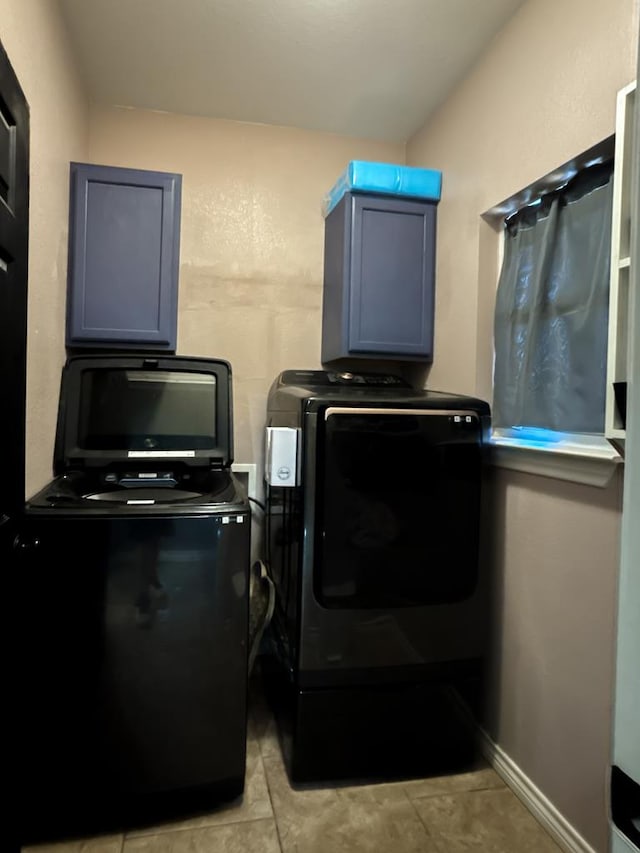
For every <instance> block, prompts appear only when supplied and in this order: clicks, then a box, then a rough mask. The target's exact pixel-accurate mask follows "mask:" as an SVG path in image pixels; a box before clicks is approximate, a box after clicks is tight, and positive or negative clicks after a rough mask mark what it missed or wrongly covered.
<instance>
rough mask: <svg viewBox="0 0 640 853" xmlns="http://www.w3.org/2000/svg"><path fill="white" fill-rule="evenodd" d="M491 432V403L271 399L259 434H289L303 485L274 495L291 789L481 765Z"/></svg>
mask: <svg viewBox="0 0 640 853" xmlns="http://www.w3.org/2000/svg"><path fill="white" fill-rule="evenodd" d="M489 424H490V409H489V406H488V404H487V403H486V402H484V401H482V400H479V399H476V398H473V397H468V396H463V395H459V394H451V393H442V392H435V391H425V390H415V389H413V388H412V387H411V386H410V385H409V384H408V383H406V382H404V381H403V380H402V379H401V378H398V377H395V376H386V375H382V376H381V375H372V374H368V375H367V374H351V373H347V374H338V373H331V372H324V371H294V370H291V371H285V372H284V373H282V374H280V375H279V376H278V377H277V378H276V380H275V381H274V383H273V385H272V387H271V390H270V393H269V399H268V404H267V428H268V429H271V430H278V429H284V430H285V431H289V432H290V431H294V433H295V434H296V437H297V441H296V444H297V459H296V462H295V463H292V464H291V465H290V466H289V467H290V468H293V467H294V465H295V467H296V470H297V477H296V482H295V483H292V484H291V485H287V486H279V485H276V484H275V480H274V484H273V485H270V486H269V488H268V530H269V537H268V541H269V566H270V571H271V574H272V578H273V581H274V584H275V586H276V590H277V604H276V609H275V616H274V619H273V621H272V631H271V638H272V644H273V655H272V656H271V658H270V664H271V672H270V675H269V678H268V681H267V684H268V688H269V694H270V696H271V697H272V699H273V700H274V707H275V708H276V711H277V713H278V716H279V719H280V720H281V725H280V731H281V734H282V743H283V748H284V752H285V757H286V758H287V765H288V768H289V772H290V775H291V777H292V779H293V781H313V780H325V779H331V778H335V777H369V776H373V777H377V778H382V777H385V778H388V777H392V776H397V775H399V776H403V775H425V774H427V773H430V772H435V771H437V770H443V769H445V770H446V769H449V768H451V767H455V766H460V765H461V763H464V762H466V761H468V760H470V759H471V758H472V757H473V749H472V740H473V736H472V734H471V732H470V729H469V727H468V726H467V725H466V721H467V719H468V716H467V711H468V704H469V702H468V700H470V699H471V697H472V696H473V697H475V698H476V700H477V697H478V694H479V690H480V687H479V685H480V683H481V679H482V670H483V661H484V656H485V644H486V638H487V629H488V595H487V592H488V583H487V582H488V578H487V573H486V571H485V569H484V567H483V565H482V562H481V560H480V559H479V538H480V519H481V514H480V509H481V492H482V488H483V475H484V468H485V437H486V435H487V433H488V430H489ZM272 443H273V442H272ZM267 444H268V443H267ZM267 462H269V460H267Z"/></svg>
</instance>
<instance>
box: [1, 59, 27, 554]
mask: <svg viewBox="0 0 640 853" xmlns="http://www.w3.org/2000/svg"><path fill="white" fill-rule="evenodd" d="M28 244H29V107H28V105H27V102H26V100H25V97H24V94H23V92H22V89H21V88H20V84H19V83H18V80H17V78H16V75H15V73H14V71H13V68H12V67H11V64H10V63H9V59H8V57H7V54H6V53H5V51H4V49H3V47H2V45H1V44H0V388H2V418H0V436H1V441H0V447H2V468H3V471H2V476H1V477H0V529H1V528H3V527H4V528H5V530H4V531H3V533H2V539H3V540H4V541H5V542H6V538H7V532H6V530H7V527H8V526H9V524H10V521H11V520H12V519H15V517H16V515H17V514H18V513H19V512H20V511H21V508H22V506H23V504H24V492H25V475H24V464H25V392H26V349H27V340H26V339H27V260H28V259H27V255H28Z"/></svg>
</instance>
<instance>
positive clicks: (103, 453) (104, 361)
mask: <svg viewBox="0 0 640 853" xmlns="http://www.w3.org/2000/svg"><path fill="white" fill-rule="evenodd" d="M232 461H233V420H232V390H231V366H230V365H229V363H228V362H226V361H223V360H220V359H202V358H190V357H185V356H166V355H163V356H158V357H148V356H142V355H139V354H127V355H92V356H72V357H71V358H69V359H68V361H67V363H66V364H65V366H64V368H63V371H62V381H61V388H60V402H59V407H58V426H57V432H56V445H55V456H54V470H55V473H56V474H58V473H61V472H63V471H65V470H69V469H82V468H87V467H97V466H100V467H104V466H118V465H120V464H126V465H127V466H129V467H131V466H132V465H133V466H139V467H140V468H141V469H144V468H145V467H146V466H149V465H151V466H152V467H153V466H156V467H157V466H158V465H161V466H162V467H163V469H168V468H172V467H176V466H180V467H183V466H189V467H206V468H219V469H222V468H228V467H229V466H230V465H231V463H232Z"/></svg>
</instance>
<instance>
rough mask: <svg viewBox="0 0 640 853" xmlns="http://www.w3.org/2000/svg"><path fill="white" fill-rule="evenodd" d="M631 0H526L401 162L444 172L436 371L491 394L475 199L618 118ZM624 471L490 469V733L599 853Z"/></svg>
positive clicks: (486, 245) (491, 286)
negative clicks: (582, 479)
mask: <svg viewBox="0 0 640 853" xmlns="http://www.w3.org/2000/svg"><path fill="white" fill-rule="evenodd" d="M637 34H638V10H637V3H636V2H635V0H610V2H607V3H602V2H599V0H563V2H562V3H558V2H556V0H529V2H527V3H525V5H524V6H523V7H522V8H521V9H520V10H519V12H518V13H516V15H515V17H514V18H513V19H512V20H511V21H510V22H509V24H508V25H507V27H506V28H505V29H504V30H503V31H502V32H501V33H500V34H499V35H498V36H497V38H496V39H495V40H494V43H493V44H492V46H491V49H490V50H489V52H488V53H487V54H486V55H485V56H484V57H483V58H482V59H481V60H480V62H479V63H478V64H477V66H476V67H475V68H474V70H473V72H472V73H471V74H470V75H469V76H468V77H467V78H466V79H465V80H464V82H463V83H462V84H461V85H460V86H459V87H458V89H457V90H456V92H455V93H454V94H453V96H452V97H450V98H449V99H448V100H447V102H446V103H445V104H444V105H443V106H442V108H441V109H440V110H439V112H438V113H437V114H436V115H435V116H434V117H433V119H432V120H431V121H430V122H429V123H428V124H427V125H426V126H425V127H424V128H423V129H422V130H421V131H420V132H419V133H418V134H417V135H416V136H415V137H414V138H413V139H412V140H410V141H409V143H408V145H407V162H408V163H409V164H411V165H420V166H428V167H430V168H437V169H441V170H442V171H443V198H442V201H441V203H440V205H439V209H438V243H437V252H438V256H437V278H436V282H437V284H436V287H437V305H436V326H435V357H434V364H433V367H432V369H431V373H430V377H429V384H430V385H431V386H432V387H442V388H453V389H456V390H461V391H472V392H476V393H479V394H482V395H490V388H491V326H492V309H493V297H494V290H495V280H496V279H495V275H496V257H497V239H498V238H497V235H496V234H495V233H494V232H493V231H492V230H491V229H490V227H489V226H488V225H487V224H486V223H484V222H483V221H482V220H481V219H480V216H481V214H482V213H483V212H484V211H485V210H487V209H489V208H491V207H492V206H494V205H496V204H497V203H498V202H500V201H502V200H503V199H505V198H507V197H509V196H510V195H512V194H514V193H515V192H517V191H518V190H520V189H521V188H523V187H525V186H527V185H528V184H529V183H531V182H532V181H534V180H535V179H537V178H539V177H541V176H543V175H545V174H547V173H549V172H550V171H552V170H553V169H554V168H555V167H557V166H560V165H562V164H563V163H565V162H566V161H568V160H570V159H571V158H572V157H573V156H574V155H576V154H578V153H580V152H581V151H584V150H585V149H587V148H589V147H591V146H592V145H594V144H595V143H597V142H599V141H600V140H601V139H603V138H605V137H606V136H608V135H610V134H611V133H613V131H614V113H615V100H616V92H617V91H618V89H620V88H622V87H623V86H624V85H626V84H627V83H628V82H630V81H631V80H633V79H634V78H635V57H636V50H637ZM620 491H621V490H620V482H619V480H618V479H617V478H616V479H615V481H614V482H613V483H612V484H611V485H610V486H609V487H608V488H607V489H604V490H599V489H595V488H591V487H585V486H578V485H574V484H566V483H560V482H558V481H555V480H552V479H545V478H542V477H535V476H530V475H524V474H521V475H519V474H514V473H511V472H499V473H498V474H497V476H496V482H495V496H494V499H495V512H493V513H492V514H491V522H492V531H491V532H492V538H493V549H494V558H495V559H494V570H495V571H496V581H497V597H496V601H495V606H496V611H495V614H494V615H495V628H496V637H495V643H496V645H495V650H494V658H493V662H492V663H493V671H494V677H495V683H494V687H493V690H494V692H493V695H492V697H491V698H492V702H491V707H490V711H489V713H488V716H487V720H486V724H487V726H488V729H489V732H490V734H491V736H492V737H493V738H494V740H496V741H497V743H498V744H499V746H501V747H502V748H503V749H504V750H505V751H506V753H507V754H508V755H509V756H510V757H511V758H512V759H513V760H514V761H515V762H516V763H517V764H518V765H519V766H520V768H521V769H522V770H523V771H524V772H525V773H526V774H527V775H528V776H529V778H530V779H532V781H533V782H534V783H535V784H536V785H537V786H538V787H539V788H540V789H541V790H542V792H543V794H545V795H546V796H548V797H549V798H550V799H551V800H552V802H553V803H554V804H555V806H556V807H557V808H559V809H560V811H561V812H562V814H564V816H565V817H566V818H567V819H568V820H569V821H570V822H571V823H572V824H574V826H575V827H576V828H577V830H578V831H579V832H580V833H581V834H582V835H583V836H584V837H585V838H586V839H587V840H588V841H589V843H590V844H591V845H593V847H594V849H595V850H596V851H598V852H599V853H600V851H605V850H606V849H607V848H608V843H607V813H606V790H605V779H606V773H607V767H608V762H609V739H610V726H611V719H610V704H611V679H612V660H613V628H614V610H613V602H614V598H615V583H616V575H617V558H618V536H619V515H620Z"/></svg>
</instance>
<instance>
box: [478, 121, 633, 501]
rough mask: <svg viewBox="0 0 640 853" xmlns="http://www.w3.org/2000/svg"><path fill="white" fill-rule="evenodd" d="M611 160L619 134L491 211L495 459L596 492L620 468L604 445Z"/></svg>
mask: <svg viewBox="0 0 640 853" xmlns="http://www.w3.org/2000/svg"><path fill="white" fill-rule="evenodd" d="M596 155H597V156H596ZM612 155H613V151H612V138H611V139H609V140H605V142H604V143H601V144H600V146H597V147H596V148H595V149H591V150H590V151H589V152H585V154H583V155H581V156H580V157H579V158H576V160H574V161H572V163H570V164H566V165H565V166H564V167H561V168H560V169H559V170H557V171H556V172H555V173H553V174H552V175H550V176H548V177H547V178H544V179H542V180H541V181H539V182H537V183H536V184H534V185H532V186H531V187H529V188H527V189H526V190H523V191H522V192H521V193H519V194H518V195H517V196H514V197H513V198H512V199H510V200H507V201H505V202H503V203H502V204H500V205H499V206H497V207H496V208H494V209H493V210H492V211H488V212H487V214H485V218H486V219H487V220H488V221H490V222H492V223H493V224H494V227H495V225H496V223H498V222H499V228H500V230H501V232H502V234H503V259H502V268H501V271H500V276H499V281H498V288H497V293H496V306H495V316H494V377H493V379H494V397H493V407H492V420H493V444H494V450H495V452H494V459H495V461H496V464H499V465H501V466H505V467H510V468H515V469H517V470H524V471H531V472H533V473H541V474H546V475H548V476H556V477H561V478H563V479H569V480H577V481H579V482H585V483H591V484H593V485H605V483H606V482H608V480H609V479H610V477H611V474H612V473H613V470H614V467H615V466H614V463H615V462H617V461H620V459H619V454H618V453H617V451H616V450H615V449H614V448H613V447H612V446H611V445H610V444H609V443H608V442H607V441H606V439H605V438H604V422H605V392H606V369H607V345H608V313H609V278H610V255H611V218H612V196H613V192H612V190H613V156H612ZM532 199H533V200H532ZM580 467H582V468H583V469H584V470H583V471H578V472H577V473H574V472H575V471H576V468H580Z"/></svg>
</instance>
